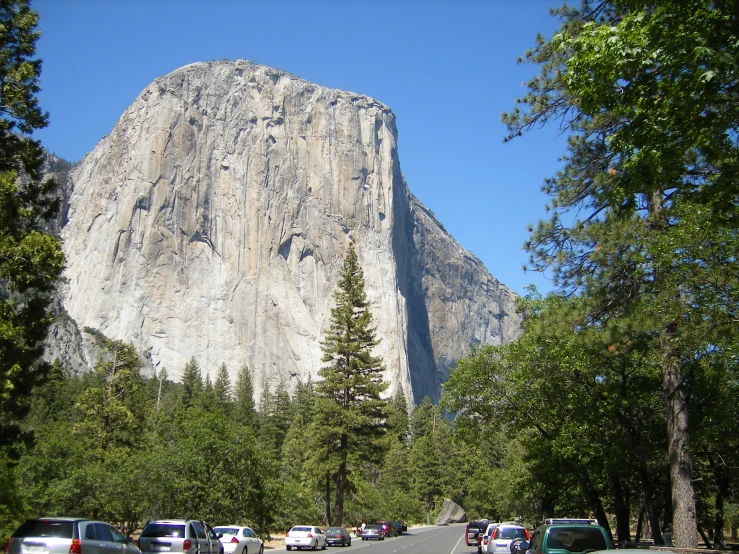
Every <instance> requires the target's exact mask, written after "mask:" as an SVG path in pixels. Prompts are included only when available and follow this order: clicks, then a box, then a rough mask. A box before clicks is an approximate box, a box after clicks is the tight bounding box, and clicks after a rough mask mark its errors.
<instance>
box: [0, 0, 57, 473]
mask: <svg viewBox="0 0 739 554" xmlns="http://www.w3.org/2000/svg"><path fill="white" fill-rule="evenodd" d="M37 22H38V14H37V13H36V12H34V11H33V10H31V9H30V8H29V6H28V2H27V1H26V0H15V1H12V0H5V1H3V2H0V29H1V30H2V32H0V83H1V84H2V86H0V448H3V447H10V446H13V445H15V444H16V443H17V442H18V441H20V440H21V439H22V438H23V437H24V436H25V437H27V438H29V437H28V436H27V435H23V434H22V433H21V429H20V424H19V422H20V418H22V416H23V415H24V414H25V413H27V411H28V409H29V402H30V392H31V390H32V389H33V387H35V386H36V385H38V384H40V383H41V382H42V381H43V379H44V377H45V375H46V372H47V371H48V369H49V364H46V363H43V362H41V361H40V358H41V354H42V353H43V341H44V339H45V338H46V331H47V328H48V325H49V323H50V321H51V319H50V317H49V316H48V314H47V312H46V309H47V307H48V305H49V302H50V294H51V291H52V290H53V288H54V286H55V284H56V281H57V278H58V277H59V275H60V274H61V272H62V269H63V267H64V256H63V254H62V249H61V241H60V240H59V239H58V238H56V237H53V236H51V235H50V234H48V233H47V232H46V230H45V229H46V226H47V223H48V222H49V221H50V220H51V218H52V217H53V216H54V215H55V212H56V209H57V201H56V198H55V197H54V191H55V189H56V183H54V181H51V180H48V181H43V179H42V176H41V164H42V161H43V159H42V148H41V145H40V143H39V142H38V141H35V140H33V139H32V138H31V136H30V135H31V134H32V133H33V132H34V130H36V129H42V128H44V127H46V125H47V124H48V115H47V114H46V113H44V112H42V111H41V109H40V108H39V106H38V99H37V97H36V95H37V93H38V92H39V90H40V88H39V75H40V73H41V60H39V59H35V58H34V56H35V54H36V41H37V40H38V37H39V31H37V30H36V24H37ZM21 176H22V177H23V179H22V180H21V179H19V177H21ZM11 450H12V449H11ZM9 453H10V454H12V455H14V454H13V452H11V451H9ZM1 477H2V476H0V478H1Z"/></svg>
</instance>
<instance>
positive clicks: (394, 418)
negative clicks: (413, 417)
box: [387, 387, 409, 443]
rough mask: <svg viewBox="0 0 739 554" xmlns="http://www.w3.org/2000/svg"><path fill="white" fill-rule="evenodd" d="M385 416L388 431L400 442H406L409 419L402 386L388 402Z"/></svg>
mask: <svg viewBox="0 0 739 554" xmlns="http://www.w3.org/2000/svg"><path fill="white" fill-rule="evenodd" d="M389 408H390V409H389V412H388V417H387V426H388V428H389V430H390V433H392V435H393V436H394V437H396V438H397V439H398V440H399V441H400V442H403V443H406V442H408V438H409V432H408V430H409V419H408V403H407V402H406V400H405V394H404V393H403V388H402V387H398V390H396V391H395V396H393V399H392V401H391V402H390V406H389Z"/></svg>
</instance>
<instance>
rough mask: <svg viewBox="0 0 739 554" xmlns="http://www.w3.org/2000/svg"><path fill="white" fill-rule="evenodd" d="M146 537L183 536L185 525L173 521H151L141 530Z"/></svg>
mask: <svg viewBox="0 0 739 554" xmlns="http://www.w3.org/2000/svg"><path fill="white" fill-rule="evenodd" d="M141 536H142V537H144V538H147V537H152V538H157V537H172V538H178V537H179V538H183V537H184V536H185V526H184V525H177V524H172V523H150V524H149V525H147V526H146V527H144V530H143V531H142V532H141Z"/></svg>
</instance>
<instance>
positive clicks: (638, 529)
mask: <svg viewBox="0 0 739 554" xmlns="http://www.w3.org/2000/svg"><path fill="white" fill-rule="evenodd" d="M645 511H646V510H645V508H644V504H642V506H641V508H639V517H638V518H637V520H636V536H635V537H634V542H635V543H637V544H638V543H639V541H640V540H641V532H642V525H644V512H645Z"/></svg>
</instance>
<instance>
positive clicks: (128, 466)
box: [0, 336, 505, 535]
mask: <svg viewBox="0 0 739 554" xmlns="http://www.w3.org/2000/svg"><path fill="white" fill-rule="evenodd" d="M98 340H101V341H103V343H104V356H103V358H102V360H101V361H100V363H98V365H97V366H96V368H95V369H94V371H92V372H90V373H83V374H72V373H70V372H69V371H67V370H65V368H63V367H61V366H60V365H59V364H58V363H56V364H55V365H54V367H53V369H52V371H51V374H50V376H49V378H48V381H47V382H46V384H44V385H43V386H41V387H38V388H37V389H35V391H34V393H33V396H32V406H31V410H30V412H29V414H28V415H27V416H26V418H25V419H24V421H23V423H22V429H23V432H24V433H25V434H26V435H27V436H28V437H31V436H33V440H32V441H29V442H27V443H26V444H20V445H18V454H17V460H15V461H14V462H13V464H12V467H11V469H12V471H11V472H10V473H9V474H8V475H11V477H12V479H10V480H9V481H8V482H7V483H6V488H5V490H4V494H3V511H4V513H3V514H2V515H3V517H2V518H1V519H0V520H1V521H2V522H3V525H2V527H3V529H1V530H0V531H2V532H4V533H5V535H8V533H10V532H12V531H13V530H14V528H15V527H16V526H17V525H18V524H19V523H20V522H21V521H22V520H23V519H24V518H26V517H30V516H41V515H67V516H85V517H93V518H99V519H102V520H106V521H110V522H112V523H114V524H116V525H118V526H120V528H121V529H122V530H123V531H124V532H126V533H130V532H132V531H133V530H134V529H136V528H137V527H138V526H139V525H141V523H142V522H144V521H146V520H147V519H149V518H161V517H199V518H203V519H205V520H207V521H210V522H212V523H213V524H223V523H234V522H244V523H248V524H250V525H253V526H254V528H255V529H257V530H259V531H260V532H261V533H264V534H268V533H269V532H270V531H276V530H285V529H287V528H289V527H290V526H291V525H293V524H298V523H313V524H323V525H325V524H326V522H327V521H331V518H330V516H327V513H328V512H329V511H330V510H331V508H332V506H333V502H332V498H331V495H332V494H333V492H334V491H333V487H335V484H334V483H333V482H331V481H330V480H329V482H328V483H327V482H326V480H325V478H324V476H325V475H326V473H327V472H329V474H330V471H331V466H330V465H328V466H324V467H322V466H321V464H320V457H318V456H313V455H312V453H314V452H316V451H319V450H320V447H321V445H320V444H318V443H317V439H316V437H317V436H319V435H320V433H319V431H318V430H317V428H316V427H315V425H316V408H315V405H316V399H317V395H316V390H315V384H314V383H313V382H312V381H311V380H310V379H309V380H308V381H306V382H302V381H300V380H297V381H296V382H295V384H294V390H293V392H292V394H289V393H288V389H287V386H286V385H287V384H286V383H278V384H277V386H276V387H275V388H274V389H271V388H270V387H268V386H265V388H264V389H263V390H262V391H261V395H260V399H259V409H258V410H257V409H255V402H254V396H255V395H254V391H253V387H252V379H251V375H250V373H249V370H248V368H247V367H242V368H240V369H239V370H238V373H237V378H236V379H235V382H231V381H230V379H229V372H228V370H227V368H226V366H225V365H222V366H221V367H220V368H218V369H217V370H216V371H215V372H213V371H205V370H204V369H202V368H200V367H199V366H198V364H197V363H196V362H195V361H194V360H191V361H190V362H189V363H188V364H187V365H186V367H185V368H184V371H183V377H182V383H174V382H173V381H171V380H169V379H168V376H167V374H166V372H165V371H161V372H160V373H159V374H158V375H156V376H155V377H153V378H145V377H142V375H141V372H140V371H141V359H140V357H139V356H138V355H137V353H136V352H135V350H134V349H133V347H132V346H131V345H129V344H125V343H122V342H119V341H115V340H110V339H107V338H105V337H102V336H98ZM211 374H214V377H213V378H211V377H210V375H211ZM387 413H388V417H387V420H386V433H385V434H384V436H383V437H382V438H381V439H380V441H379V442H380V443H381V444H379V445H378V447H379V448H380V449H381V451H382V452H383V456H382V459H381V462H380V463H362V464H359V463H352V464H350V467H349V472H348V475H349V478H348V482H349V484H348V487H347V490H348V492H347V494H346V501H345V512H344V513H345V517H344V524H345V525H347V526H351V525H355V524H359V523H360V522H361V521H362V520H366V521H370V520H376V519H380V518H389V519H393V520H406V521H409V522H422V521H425V520H426V518H427V515H428V516H433V515H434V514H435V511H436V510H438V508H439V507H440V505H441V500H442V499H443V498H444V497H451V498H453V499H454V500H456V501H457V502H458V503H460V504H461V505H463V506H465V507H466V508H467V509H468V510H470V512H471V514H472V515H484V514H487V513H492V511H493V510H494V506H493V505H492V504H491V503H490V502H489V500H490V498H491V496H490V492H489V488H490V486H491V484H492V480H491V479H490V478H489V476H490V473H489V472H488V471H487V470H486V467H490V468H492V467H495V466H496V465H500V464H501V463H502V458H500V456H502V455H503V454H502V453H503V451H505V447H504V446H502V445H496V446H495V447H493V446H494V443H495V441H482V442H483V444H482V445H481V448H482V449H483V450H486V452H487V453H485V454H484V453H483V450H480V449H478V447H477V446H476V445H472V446H471V445H468V444H465V443H463V442H461V441H460V440H459V438H458V437H457V436H456V434H455V431H454V428H453V425H452V424H451V422H450V421H449V420H448V419H445V418H443V417H441V414H440V412H439V409H438V407H436V406H433V405H432V404H431V402H430V401H429V400H428V398H426V399H425V400H424V401H423V402H422V403H421V405H419V406H417V407H414V408H413V409H412V410H411V411H410V413H409V410H408V406H407V404H406V400H405V396H404V394H403V393H402V391H401V390H398V392H397V393H396V394H395V395H394V396H393V397H392V398H391V399H390V400H389V401H388V404H387ZM488 442H489V443H490V444H489V446H487V447H486V446H485V444H487V443H488ZM6 461H7V460H6ZM6 469H7V468H6ZM327 486H328V490H327ZM327 498H328V501H327Z"/></svg>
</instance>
